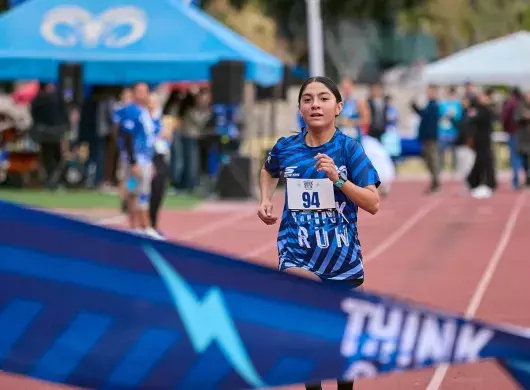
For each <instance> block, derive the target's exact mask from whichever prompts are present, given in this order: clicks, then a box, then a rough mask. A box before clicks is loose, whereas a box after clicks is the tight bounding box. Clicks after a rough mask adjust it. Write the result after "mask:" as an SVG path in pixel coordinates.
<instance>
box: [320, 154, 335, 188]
mask: <svg viewBox="0 0 530 390" xmlns="http://www.w3.org/2000/svg"><path fill="white" fill-rule="evenodd" d="M315 158H316V159H317V163H316V164H315V168H316V169H317V171H319V172H326V175H327V177H328V179H329V180H331V181H332V182H333V183H335V182H337V181H339V171H338V170H337V166H336V165H335V162H334V161H333V159H332V158H331V157H329V156H328V155H327V154H324V153H319V154H317V155H316V156H315Z"/></svg>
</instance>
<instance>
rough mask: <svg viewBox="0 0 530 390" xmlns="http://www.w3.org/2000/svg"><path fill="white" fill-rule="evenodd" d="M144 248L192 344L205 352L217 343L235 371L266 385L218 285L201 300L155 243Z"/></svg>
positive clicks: (258, 384)
mask: <svg viewBox="0 0 530 390" xmlns="http://www.w3.org/2000/svg"><path fill="white" fill-rule="evenodd" d="M144 252H145V254H146V255H147V257H148V258H149V260H150V261H151V263H152V264H153V266H154V267H155V269H156V270H157V272H158V273H159V274H160V276H161V278H162V280H163V281H164V283H165V285H166V287H167V288H168V290H169V293H170V294H171V297H172V299H173V303H174V304H175V307H176V309H177V311H178V313H179V315H180V318H181V320H182V323H183V324H184V327H185V328H186V331H187V332H188V335H189V337H190V339H191V343H192V345H193V348H194V349H195V351H196V352H197V353H203V352H204V351H205V350H206V349H207V348H208V346H209V345H210V344H211V343H213V342H217V345H218V346H219V348H220V349H221V351H222V352H223V354H224V355H225V357H226V359H227V360H228V361H229V362H230V363H231V364H232V367H234V369H235V370H236V372H237V373H238V374H239V375H240V376H241V377H242V378H243V379H245V380H246V381H247V383H248V384H250V385H252V386H253V387H258V388H259V387H265V386H266V385H265V383H264V382H263V381H262V379H261V377H260V376H259V374H258V372H257V371H256V369H255V368H254V365H253V364H252V361H251V360H250V357H249V356H248V353H247V351H246V350H245V346H244V344H243V342H242V341H241V338H240V337H239V332H238V331H237V329H236V326H235V324H234V322H233V321H232V318H231V316H230V313H229V311H228V308H227V307H226V304H225V302H224V299H223V295H222V293H221V290H220V289H219V288H217V287H216V288H211V289H210V290H209V291H208V292H207V294H206V295H205V297H204V299H203V300H202V301H201V300H200V299H199V298H197V296H196V295H195V293H194V291H193V290H192V289H191V287H190V286H189V285H188V283H186V281H185V280H184V278H182V276H180V275H179V273H178V272H177V271H176V270H175V269H174V268H173V267H172V266H171V265H170V264H169V263H168V262H167V261H166V260H165V259H164V258H163V257H162V256H161V255H160V254H159V253H158V252H157V251H156V250H155V249H153V248H152V247H150V246H146V247H144Z"/></svg>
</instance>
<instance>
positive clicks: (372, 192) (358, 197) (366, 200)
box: [341, 180, 379, 215]
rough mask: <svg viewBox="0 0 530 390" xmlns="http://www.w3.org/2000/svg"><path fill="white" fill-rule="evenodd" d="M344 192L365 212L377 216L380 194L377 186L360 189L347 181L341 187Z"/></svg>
mask: <svg viewBox="0 0 530 390" xmlns="http://www.w3.org/2000/svg"><path fill="white" fill-rule="evenodd" d="M341 190H342V192H343V193H344V195H346V196H347V197H348V198H349V199H350V200H351V201H352V202H353V203H355V204H356V205H357V206H359V207H360V208H362V209H363V210H364V211H367V212H369V213H370V214H372V215H375V214H376V213H377V212H378V211H379V193H378V192H377V188H376V186H375V185H369V186H366V187H359V186H358V185H355V184H353V183H352V182H351V181H349V180H347V181H346V182H345V183H344V184H343V185H342V187H341Z"/></svg>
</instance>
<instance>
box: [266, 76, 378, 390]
mask: <svg viewBox="0 0 530 390" xmlns="http://www.w3.org/2000/svg"><path fill="white" fill-rule="evenodd" d="M298 102H299V110H300V113H301V115H302V117H303V119H304V122H305V123H306V125H307V127H306V128H303V129H302V131H301V132H300V133H297V134H295V135H292V136H290V137H283V138H280V139H279V140H278V141H277V142H276V144H275V145H274V147H273V149H272V150H271V152H270V153H269V155H268V157H267V159H266V161H265V164H264V166H263V168H262V170H261V174H260V190H261V201H260V206H259V210H258V216H259V218H260V219H261V220H262V221H263V222H264V223H265V224H267V225H273V224H275V223H276V222H277V221H278V217H277V216H275V215H274V214H273V204H272V200H271V199H272V195H273V192H274V189H275V187H276V185H277V183H278V178H279V176H280V174H283V175H284V177H285V179H286V193H285V206H284V210H283V214H282V217H281V223H280V229H279V233H278V244H277V245H278V253H279V270H280V271H285V272H287V273H291V274H295V275H298V276H302V277H307V278H311V279H314V280H317V281H320V282H323V283H333V284H336V285H343V286H344V287H346V288H349V289H351V288H356V287H359V286H360V285H361V284H362V283H363V281H364V270H363V263H362V253H361V245H360V242H359V236H358V234H357V212H358V208H359V207H360V208H361V209H363V210H365V211H367V212H369V213H370V214H375V213H377V211H378V210H379V195H378V191H377V187H378V186H379V185H380V180H379V176H378V174H377V171H376V170H375V168H374V167H373V165H372V163H371V162H370V160H369V159H368V157H367V156H366V154H365V153H364V150H363V148H362V146H361V145H360V144H359V143H358V142H357V141H355V140H354V139H353V138H351V137H348V136H347V135H345V134H343V133H342V132H341V131H340V130H338V129H337V128H336V127H335V118H336V117H337V116H338V115H339V114H340V112H341V110H342V109H343V102H342V97H341V95H340V92H339V90H338V88H337V86H336V85H335V83H334V82H333V81H332V80H331V79H329V78H327V77H312V78H310V79H308V80H307V81H306V82H305V83H304V84H303V85H302V87H301V89H300V93H299V96H298ZM352 386H353V385H352V383H351V382H349V383H347V384H341V385H340V386H339V388H340V389H352V388H353V387H352ZM307 388H308V389H313V388H315V389H318V388H320V385H317V387H311V386H309V385H308V386H307Z"/></svg>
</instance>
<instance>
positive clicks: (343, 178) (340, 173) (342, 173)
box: [339, 170, 348, 181]
mask: <svg viewBox="0 0 530 390" xmlns="http://www.w3.org/2000/svg"><path fill="white" fill-rule="evenodd" d="M339 177H340V178H341V179H342V180H344V181H346V180H347V179H348V175H347V174H346V172H344V171H342V170H339Z"/></svg>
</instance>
